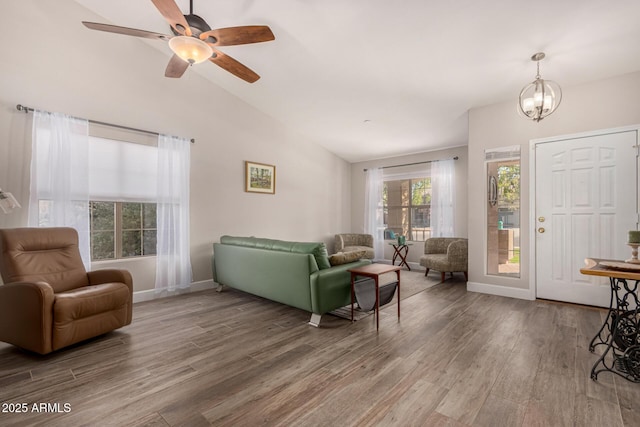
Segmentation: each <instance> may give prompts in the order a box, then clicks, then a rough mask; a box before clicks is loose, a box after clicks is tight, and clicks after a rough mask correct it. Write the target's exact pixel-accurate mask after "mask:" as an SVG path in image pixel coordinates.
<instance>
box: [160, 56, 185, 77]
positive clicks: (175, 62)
mask: <svg viewBox="0 0 640 427" xmlns="http://www.w3.org/2000/svg"><path fill="white" fill-rule="evenodd" d="M187 68H189V63H188V62H186V61H184V60H182V59H181V58H180V57H179V56H178V55H173V56H172V57H171V59H170V60H169V64H167V69H166V70H165V71H164V76H165V77H171V78H175V79H177V78H180V77H182V75H183V74H184V72H185V71H187Z"/></svg>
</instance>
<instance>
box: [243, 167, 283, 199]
mask: <svg viewBox="0 0 640 427" xmlns="http://www.w3.org/2000/svg"><path fill="white" fill-rule="evenodd" d="M244 176H245V177H244V180H245V191H246V192H248V193H265V194H275V193H276V167H275V166H273V165H265V164H264V163H256V162H249V161H245V162H244Z"/></svg>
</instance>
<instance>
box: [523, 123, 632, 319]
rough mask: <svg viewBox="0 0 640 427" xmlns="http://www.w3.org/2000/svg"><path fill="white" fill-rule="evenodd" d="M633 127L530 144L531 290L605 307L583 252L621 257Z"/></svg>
mask: <svg viewBox="0 0 640 427" xmlns="http://www.w3.org/2000/svg"><path fill="white" fill-rule="evenodd" d="M636 141H637V136H636V131H635V130H634V131H628V132H619V133H612V134H605V135H596V136H591V137H583V138H574V139H564V140H558V141H553V142H545V143H539V144H536V150H535V156H536V170H535V174H536V184H535V185H536V196H535V203H536V206H535V209H536V215H535V227H536V241H535V244H536V295H537V297H538V298H545V299H553V300H559V301H567V302H574V303H579V304H588V305H595V306H602V307H606V306H608V305H609V296H610V292H609V283H608V280H607V279H603V278H599V277H596V276H585V275H582V274H580V268H582V267H583V266H584V259H585V258H605V259H618V260H624V259H628V258H629V257H630V255H631V250H630V248H629V247H628V246H627V245H626V241H627V232H628V230H635V229H636V226H637V224H636V222H637V218H638V216H637V214H636V206H637V200H636V198H637V196H636V195H637V179H636V163H637V160H636V156H637V148H635V145H636Z"/></svg>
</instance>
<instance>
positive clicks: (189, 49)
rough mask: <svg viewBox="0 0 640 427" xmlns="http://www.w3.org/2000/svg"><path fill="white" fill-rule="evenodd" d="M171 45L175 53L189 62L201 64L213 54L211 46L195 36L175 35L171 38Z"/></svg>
mask: <svg viewBox="0 0 640 427" xmlns="http://www.w3.org/2000/svg"><path fill="white" fill-rule="evenodd" d="M169 47H170V48H171V50H172V51H173V53H175V54H176V55H178V56H179V57H180V58H181V59H183V60H184V61H186V62H188V63H189V64H199V63H201V62H204V61H206V60H207V59H209V58H211V55H213V49H211V46H209V45H208V44H207V43H205V42H203V41H202V40H200V39H197V38H195V37H189V36H176V37H173V38H172V39H171V40H169Z"/></svg>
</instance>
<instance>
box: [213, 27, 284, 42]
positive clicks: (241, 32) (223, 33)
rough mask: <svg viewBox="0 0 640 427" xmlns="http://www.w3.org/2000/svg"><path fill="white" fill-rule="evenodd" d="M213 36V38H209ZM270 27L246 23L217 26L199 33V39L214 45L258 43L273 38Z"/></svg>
mask: <svg viewBox="0 0 640 427" xmlns="http://www.w3.org/2000/svg"><path fill="white" fill-rule="evenodd" d="M211 37H213V38H214V39H215V41H214V40H213V39H211ZM275 38H276V37H275V36H274V35H273V33H272V32H271V29H270V28H269V27H267V26H266V25H247V26H244V27H229V28H218V29H217V30H211V31H206V32H204V33H202V34H200V39H201V40H204V41H206V42H207V43H209V44H212V45H214V46H234V45H239V44H249V43H260V42H268V41H271V40H275Z"/></svg>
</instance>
